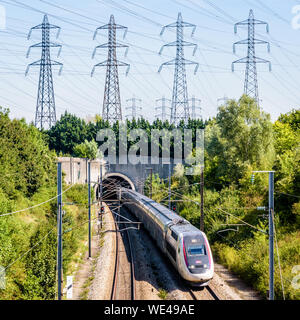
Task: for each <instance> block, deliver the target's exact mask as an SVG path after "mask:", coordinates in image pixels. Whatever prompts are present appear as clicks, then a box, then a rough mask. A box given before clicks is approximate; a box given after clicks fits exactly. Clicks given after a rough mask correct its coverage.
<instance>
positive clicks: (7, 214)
mask: <svg viewBox="0 0 300 320" xmlns="http://www.w3.org/2000/svg"><path fill="white" fill-rule="evenodd" d="M73 187H74V185H72V186H70V187H69V188H68V189H66V190H65V191H64V192H62V193H61V194H58V195H57V196H55V197H53V198H51V199H49V200H47V201H44V202H42V203H39V204H36V205H34V206H32V207H29V208H26V209H22V210H18V211H14V212H10V213H5V214H1V215H0V217H5V216H10V215H13V214H15V213H20V212H24V211H28V210H31V209H35V208H37V207H40V206H42V205H44V204H46V203H49V202H51V201H53V200H55V199H57V198H58V197H60V196H61V195H63V194H64V193H66V192H67V191H68V190H70V189H71V188H73Z"/></svg>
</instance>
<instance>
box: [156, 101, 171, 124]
mask: <svg viewBox="0 0 300 320" xmlns="http://www.w3.org/2000/svg"><path fill="white" fill-rule="evenodd" d="M159 102H160V103H161V105H160V106H158V107H156V108H155V111H156V112H159V113H158V114H156V115H155V118H156V119H160V120H161V121H166V120H167V119H170V114H169V112H167V109H168V110H171V108H170V107H169V106H168V105H170V104H171V100H169V99H166V98H165V96H163V97H162V99H157V100H156V104H158V103H159Z"/></svg>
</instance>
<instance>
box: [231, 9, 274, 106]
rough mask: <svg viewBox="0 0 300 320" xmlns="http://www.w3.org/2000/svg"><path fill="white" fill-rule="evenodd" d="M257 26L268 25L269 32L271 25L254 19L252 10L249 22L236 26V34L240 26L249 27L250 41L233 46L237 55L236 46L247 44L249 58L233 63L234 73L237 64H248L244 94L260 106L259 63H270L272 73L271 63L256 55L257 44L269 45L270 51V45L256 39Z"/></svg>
mask: <svg viewBox="0 0 300 320" xmlns="http://www.w3.org/2000/svg"><path fill="white" fill-rule="evenodd" d="M256 25H266V29H267V32H269V25H268V24H267V23H266V22H264V21H261V20H256V19H254V13H253V10H252V9H251V10H250V12H249V18H248V19H247V20H244V21H241V22H238V23H236V24H235V26H234V32H235V33H237V27H238V26H247V27H248V39H246V40H241V41H238V42H236V43H234V45H233V52H234V53H235V46H236V45H239V44H246V45H247V46H248V54H247V57H245V58H242V59H239V60H236V61H234V62H233V63H232V71H234V65H235V64H236V63H245V64H246V75H245V84H244V94H246V95H247V96H249V97H251V98H253V99H254V100H255V101H256V103H257V105H259V97H258V83H257V69H256V64H257V63H268V64H269V68H270V71H271V62H270V61H267V60H265V59H261V58H258V57H257V56H256V55H255V45H256V44H267V45H268V50H269V51H270V44H269V43H268V42H267V41H263V40H259V39H256V38H255V26H256Z"/></svg>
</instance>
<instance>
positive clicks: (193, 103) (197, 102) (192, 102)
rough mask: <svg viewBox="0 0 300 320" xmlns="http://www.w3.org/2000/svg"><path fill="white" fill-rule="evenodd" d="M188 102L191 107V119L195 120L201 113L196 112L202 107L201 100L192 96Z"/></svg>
mask: <svg viewBox="0 0 300 320" xmlns="http://www.w3.org/2000/svg"><path fill="white" fill-rule="evenodd" d="M189 104H190V107H191V109H192V112H191V119H193V120H196V119H199V118H201V114H200V113H197V110H198V111H200V112H201V110H202V108H201V106H200V105H201V100H200V99H196V98H195V97H194V96H193V97H192V99H190V100H189Z"/></svg>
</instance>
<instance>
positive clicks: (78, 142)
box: [45, 112, 208, 159]
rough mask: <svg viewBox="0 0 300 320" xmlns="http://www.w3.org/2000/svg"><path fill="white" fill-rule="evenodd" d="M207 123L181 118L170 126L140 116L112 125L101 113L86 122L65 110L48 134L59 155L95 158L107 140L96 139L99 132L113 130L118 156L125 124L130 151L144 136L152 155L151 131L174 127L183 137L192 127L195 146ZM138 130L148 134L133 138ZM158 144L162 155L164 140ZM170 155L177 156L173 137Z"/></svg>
mask: <svg viewBox="0 0 300 320" xmlns="http://www.w3.org/2000/svg"><path fill="white" fill-rule="evenodd" d="M207 123H208V122H204V121H202V120H200V119H198V120H189V122H188V123H187V124H185V123H184V122H183V121H182V122H181V123H180V124H179V125H177V126H175V125H173V124H172V125H171V124H170V123H169V122H168V121H164V122H162V121H161V120H158V119H157V120H155V121H154V122H152V123H150V122H149V121H147V120H145V119H143V118H139V119H133V120H131V121H129V120H126V121H124V123H122V124H121V123H120V122H119V121H117V122H115V123H113V124H110V123H109V122H108V121H104V120H103V119H102V118H101V117H100V116H96V117H95V119H94V120H93V121H91V122H88V123H86V122H85V121H84V120H82V119H80V118H78V117H77V116H76V115H73V114H70V113H67V112H65V114H63V115H62V116H61V119H60V120H59V121H57V122H56V124H55V126H53V127H52V128H51V129H50V130H49V131H46V132H45V134H46V136H47V139H48V141H49V146H50V149H53V150H55V151H56V153H57V154H61V155H70V156H74V157H83V158H85V157H87V158H90V159H93V158H96V156H97V149H98V147H100V146H101V145H102V144H103V143H104V141H103V142H96V140H97V134H98V132H99V131H100V130H103V129H111V130H112V132H113V133H114V135H115V137H116V146H113V147H115V148H116V150H115V152H116V155H117V156H118V155H119V134H120V130H121V129H120V126H121V125H123V126H126V128H127V140H128V144H127V149H128V150H129V149H130V148H131V147H132V146H133V145H134V144H135V143H137V142H138V140H139V139H144V140H142V141H144V142H145V143H146V144H147V145H148V154H149V155H151V131H152V130H165V132H172V130H174V129H178V131H179V133H177V134H179V135H181V136H182V137H184V135H183V132H184V129H192V130H193V136H192V141H193V145H194V146H195V143H196V136H195V132H196V129H204V128H205V125H206V124H207ZM135 129H142V130H144V132H145V136H144V137H140V138H139V139H136V140H135V141H130V133H131V132H132V131H133V130H135ZM183 140H184V138H183ZM157 144H158V147H159V150H160V152H159V154H160V156H162V150H163V145H162V141H161V140H160V141H158V142H157ZM105 155H106V154H105ZM137 155H139V150H137ZM170 155H171V157H173V155H174V138H173V139H171V148H170Z"/></svg>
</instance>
